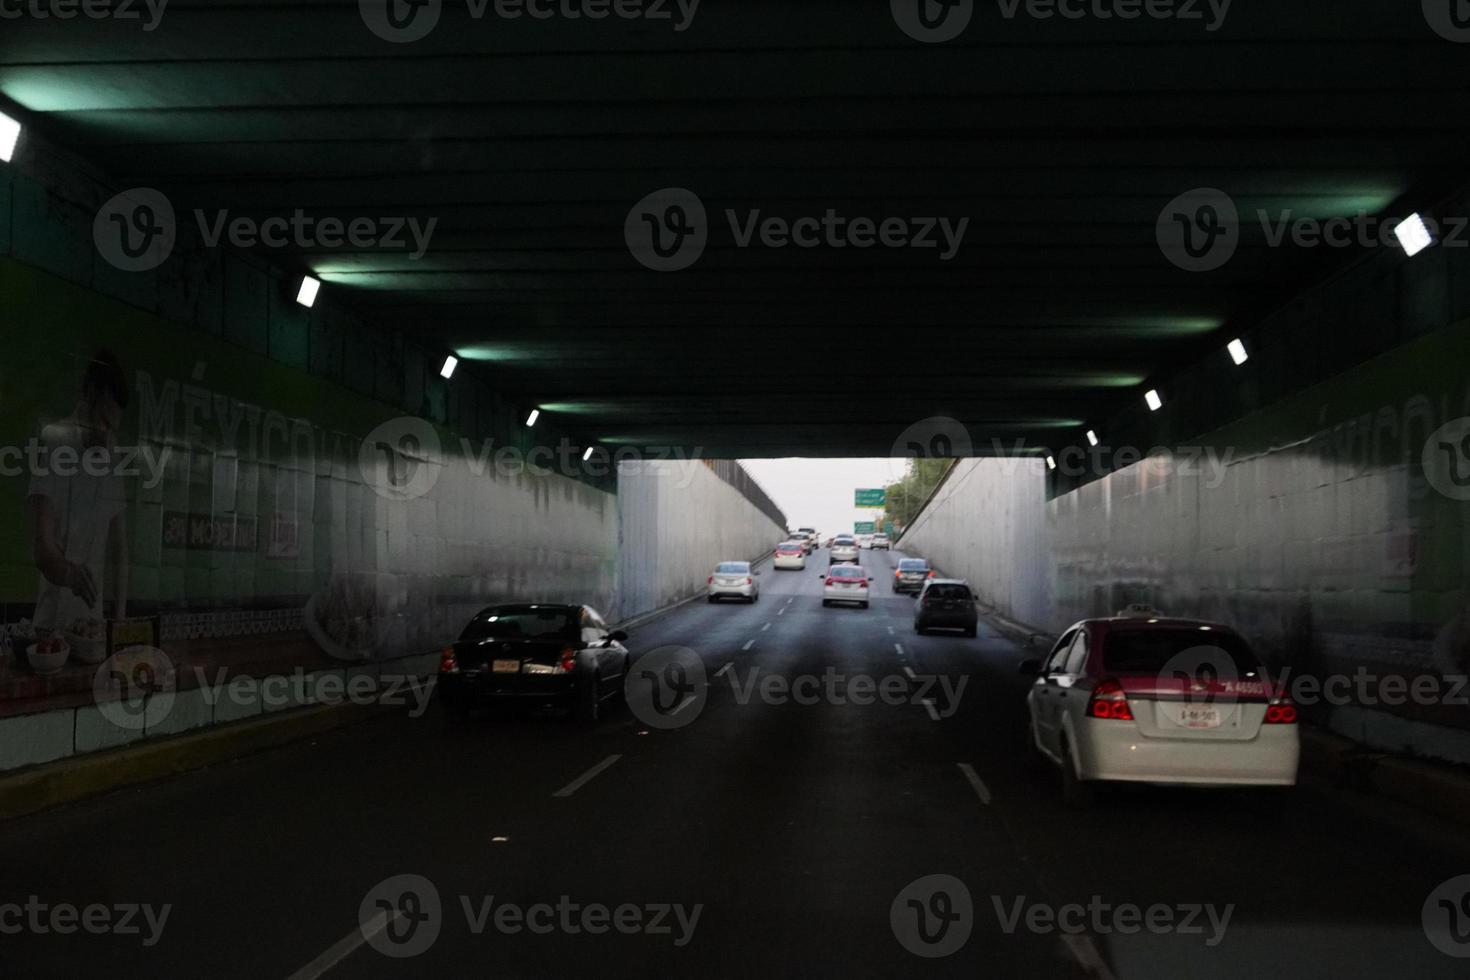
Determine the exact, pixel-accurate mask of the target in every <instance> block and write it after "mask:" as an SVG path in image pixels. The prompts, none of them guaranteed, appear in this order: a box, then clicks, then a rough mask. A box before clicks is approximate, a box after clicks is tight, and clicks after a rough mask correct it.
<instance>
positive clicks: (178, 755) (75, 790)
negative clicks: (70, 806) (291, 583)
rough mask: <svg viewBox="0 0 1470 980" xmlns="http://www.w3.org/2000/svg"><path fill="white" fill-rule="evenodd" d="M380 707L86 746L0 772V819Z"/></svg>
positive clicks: (332, 708)
mask: <svg viewBox="0 0 1470 980" xmlns="http://www.w3.org/2000/svg"><path fill="white" fill-rule="evenodd" d="M384 710H386V709H383V708H380V707H376V706H364V705H329V706H319V707H313V708H303V709H300V710H295V711H289V712H281V713H279V714H271V715H267V716H265V717H262V718H251V719H249V720H248V721H240V722H232V723H230V724H226V725H219V726H212V727H210V728H206V729H203V730H200V731H194V732H188V733H185V734H182V735H175V736H170V737H168V738H162V739H158V740H157V741H145V742H139V743H135V744H133V745H128V746H124V747H121V748H117V749H109V750H107V751H103V752H90V753H87V754H86V755H82V756H77V757H74V758H70V759H61V760H59V761H57V762H51V763H47V764H45V765H41V766H36V767H34V768H31V769H25V770H22V771H20V772H17V773H14V774H12V775H8V776H0V820H6V819H10V818H12V817H19V816H23V815H25V814H28V813H35V812H37V811H38V810H45V809H49V808H50V807H54V806H59V805H60V804H63V803H71V802H74V801H76V800H81V799H86V798H87V797H89V796H96V795H98V794H100V793H106V792H108V791H110V790H114V789H118V788H121V787H123V786H132V785H135V784H137V783H145V782H149V781H151V780H155V779H161V778H163V777H164V776H170V775H174V774H175V773H181V772H187V771H189V770H191V769H200V768H203V767H204V766H209V765H213V764H214V763H217V762H223V761H226V760H228V759H235V758H239V757H240V756H243V755H249V754H250V753H251V752H256V751H259V750H261V749H266V748H270V747H272V746H277V745H283V744H285V743H287V742H294V741H298V740H300V739H303V738H306V737H308V736H311V735H316V734H319V733H321V732H325V731H330V730H332V729H334V728H341V727H343V726H344V725H350V724H353V723H356V722H359V721H365V720H367V719H368V718H371V717H373V716H375V715H377V714H380V713H382V712H383V711H384Z"/></svg>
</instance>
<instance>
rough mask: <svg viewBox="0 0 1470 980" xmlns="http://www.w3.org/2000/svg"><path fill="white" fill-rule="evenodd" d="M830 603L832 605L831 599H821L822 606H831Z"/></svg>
mask: <svg viewBox="0 0 1470 980" xmlns="http://www.w3.org/2000/svg"><path fill="white" fill-rule="evenodd" d="M831 605H832V600H831V599H823V600H822V606H823V607H828V606H831Z"/></svg>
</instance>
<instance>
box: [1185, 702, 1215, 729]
mask: <svg viewBox="0 0 1470 980" xmlns="http://www.w3.org/2000/svg"><path fill="white" fill-rule="evenodd" d="M1220 723H1221V719H1220V709H1219V708H1216V707H1205V706H1203V705H1193V704H1186V705H1183V706H1181V707H1180V709H1179V727H1181V728H1219V727H1220Z"/></svg>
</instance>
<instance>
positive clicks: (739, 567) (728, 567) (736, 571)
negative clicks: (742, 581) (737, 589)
mask: <svg viewBox="0 0 1470 980" xmlns="http://www.w3.org/2000/svg"><path fill="white" fill-rule="evenodd" d="M749 571H750V565H749V563H747V562H743V561H722V562H720V563H719V564H718V565H716V566H715V574H717V575H744V574H746V573H747V572H749Z"/></svg>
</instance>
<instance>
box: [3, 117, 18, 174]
mask: <svg viewBox="0 0 1470 980" xmlns="http://www.w3.org/2000/svg"><path fill="white" fill-rule="evenodd" d="M19 141H20V123H18V122H16V121H15V120H14V119H11V118H10V117H9V116H7V115H6V114H5V113H3V112H0V160H4V161H5V162H6V163H9V162H10V158H11V157H12V156H14V155H15V144H16V143H18V142H19Z"/></svg>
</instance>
